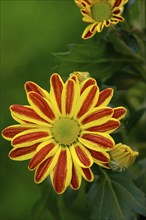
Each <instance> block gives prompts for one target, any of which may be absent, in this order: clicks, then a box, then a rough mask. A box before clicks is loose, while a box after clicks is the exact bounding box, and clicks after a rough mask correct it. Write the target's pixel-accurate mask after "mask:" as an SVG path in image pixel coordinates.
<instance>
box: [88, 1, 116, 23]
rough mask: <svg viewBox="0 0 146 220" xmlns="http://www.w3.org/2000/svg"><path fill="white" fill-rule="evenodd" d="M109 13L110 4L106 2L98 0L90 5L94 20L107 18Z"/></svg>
mask: <svg viewBox="0 0 146 220" xmlns="http://www.w3.org/2000/svg"><path fill="white" fill-rule="evenodd" d="M111 14H112V10H111V6H110V5H109V4H108V3H106V2H99V3H97V4H95V5H93V7H92V16H93V18H94V19H95V20H96V21H103V20H107V19H109V18H110V17H111Z"/></svg>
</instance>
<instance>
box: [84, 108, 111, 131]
mask: <svg viewBox="0 0 146 220" xmlns="http://www.w3.org/2000/svg"><path fill="white" fill-rule="evenodd" d="M112 115H113V109H112V108H109V107H105V108H94V109H93V110H92V111H91V113H87V114H85V115H84V118H83V119H82V120H81V124H82V128H83V129H86V128H89V127H92V126H97V125H101V124H104V123H105V122H107V121H108V120H109V119H110V118H111V117H112Z"/></svg>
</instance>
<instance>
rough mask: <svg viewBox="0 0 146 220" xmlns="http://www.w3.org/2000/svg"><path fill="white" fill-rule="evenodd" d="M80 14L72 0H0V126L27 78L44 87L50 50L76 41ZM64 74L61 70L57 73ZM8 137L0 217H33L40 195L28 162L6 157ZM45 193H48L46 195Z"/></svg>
mask: <svg viewBox="0 0 146 220" xmlns="http://www.w3.org/2000/svg"><path fill="white" fill-rule="evenodd" d="M81 23H82V21H81V16H80V12H79V10H78V9H77V7H76V5H75V4H74V1H72V0H65V1H61V0H58V1H55V0H53V1H50V0H48V1H42V0H36V1H35V0H32V1H31V0H28V1H27V0H26V1H25V0H22V1H21V0H18V1H13V0H10V1H7V0H3V1H1V86H0V87H1V99H0V100H1V130H2V129H4V128H5V127H6V126H8V125H11V124H15V122H14V120H13V119H12V118H11V116H10V112H9V106H10V105H11V104H14V103H15V104H17V103H19V104H27V100H26V97H25V92H24V89H23V85H24V83H25V82H26V81H28V80H32V81H35V82H36V83H38V84H39V85H40V86H42V87H44V88H45V89H49V78H50V75H51V74H52V73H53V72H54V69H53V68H54V66H55V65H56V64H54V57H53V56H52V54H51V53H52V52H57V51H64V50H66V45H67V44H68V43H70V42H74V41H76V42H80V41H82V40H81V37H80V36H81V32H82V30H83V29H82V30H81V27H82V28H83V25H82V26H81ZM60 74H61V75H63V73H60ZM10 149H11V147H10V142H8V141H5V140H2V138H1V147H0V163H1V164H0V170H1V172H0V177H1V180H0V191H1V195H0V200H1V204H0V218H1V219H2V220H10V219H11V220H20V219H26V220H29V219H33V218H32V216H31V211H32V207H33V205H34V203H35V202H36V200H37V199H39V197H40V194H41V188H40V186H38V185H36V184H35V183H34V181H33V175H34V173H33V172H29V171H28V169H27V164H28V161H25V162H15V161H11V160H10V159H9V158H8V156H7V155H8V152H9V150H10ZM48 196H49V195H48Z"/></svg>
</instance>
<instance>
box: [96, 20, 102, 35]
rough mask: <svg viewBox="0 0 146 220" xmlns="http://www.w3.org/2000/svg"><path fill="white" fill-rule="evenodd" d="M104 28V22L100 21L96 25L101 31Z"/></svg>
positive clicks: (98, 30)
mask: <svg viewBox="0 0 146 220" xmlns="http://www.w3.org/2000/svg"><path fill="white" fill-rule="evenodd" d="M103 28H104V22H99V23H98V24H97V26H96V30H97V32H99V33H100V32H101V31H102V30H103Z"/></svg>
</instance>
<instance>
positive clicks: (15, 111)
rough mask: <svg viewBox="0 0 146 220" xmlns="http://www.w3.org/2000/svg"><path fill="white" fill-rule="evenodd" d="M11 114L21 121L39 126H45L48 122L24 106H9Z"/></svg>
mask: <svg viewBox="0 0 146 220" xmlns="http://www.w3.org/2000/svg"><path fill="white" fill-rule="evenodd" d="M10 111H11V114H12V115H13V116H15V117H17V118H19V119H20V120H22V121H26V122H30V123H35V124H39V125H45V126H46V125H47V126H48V122H47V121H45V120H44V119H43V118H41V117H40V116H39V115H38V114H37V113H36V112H35V111H34V110H33V108H32V107H30V106H26V105H11V106H10Z"/></svg>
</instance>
